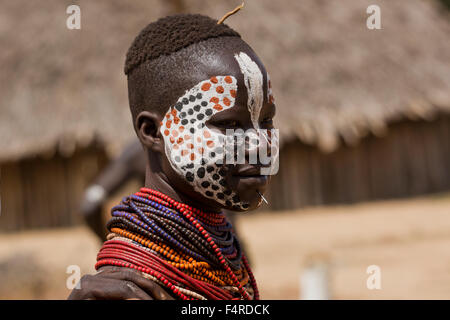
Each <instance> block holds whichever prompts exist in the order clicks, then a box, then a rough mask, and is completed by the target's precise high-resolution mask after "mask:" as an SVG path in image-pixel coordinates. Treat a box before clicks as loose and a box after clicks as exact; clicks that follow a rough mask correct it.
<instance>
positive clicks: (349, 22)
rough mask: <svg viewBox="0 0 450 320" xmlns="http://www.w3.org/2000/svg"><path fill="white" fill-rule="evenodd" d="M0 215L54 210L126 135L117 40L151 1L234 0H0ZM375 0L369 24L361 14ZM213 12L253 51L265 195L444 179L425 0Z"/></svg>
mask: <svg viewBox="0 0 450 320" xmlns="http://www.w3.org/2000/svg"><path fill="white" fill-rule="evenodd" d="M0 2H1V6H2V12H1V13H0V15H1V19H0V21H1V23H0V43H1V44H2V52H0V65H1V70H2V73H0V91H1V95H2V99H1V100H0V137H2V139H1V140H0V150H1V152H0V166H1V174H2V176H1V178H2V179H1V203H2V212H1V217H0V229H3V230H5V229H21V228H28V227H48V226H57V225H69V224H72V223H75V222H76V221H79V219H78V218H77V213H76V208H77V202H78V200H79V197H80V196H81V192H82V190H83V188H84V186H85V185H86V184H87V183H89V181H90V180H91V179H92V178H93V177H94V176H95V174H96V173H97V172H98V171H99V170H100V168H101V167H102V166H103V164H104V163H105V161H106V160H107V159H108V157H110V156H111V155H114V154H116V153H117V152H118V151H119V150H120V149H121V148H122V147H123V145H124V144H125V143H126V142H127V141H129V140H130V139H132V137H133V135H134V133H133V130H132V127H131V121H130V116H129V111H128V107H127V104H128V103H127V89H126V78H125V76H124V75H123V71H122V70H123V62H124V56H125V52H126V50H127V48H128V45H129V44H130V43H131V41H132V39H133V38H134V36H135V35H136V34H137V32H138V31H139V30H140V29H141V28H142V27H143V26H145V25H146V24H147V23H148V22H149V21H152V20H154V19H156V18H158V17H160V16H164V15H166V14H170V13H173V12H181V11H190V12H200V13H204V14H208V15H211V16H216V17H221V16H222V15H223V14H224V13H225V12H227V11H228V10H229V9H230V8H233V7H234V6H235V5H236V4H237V3H236V1H231V0H223V1H220V2H219V1H217V2H215V1H208V2H206V1H200V0H184V1H183V0H173V1H162V0H142V1H133V2H127V3H126V4H125V3H124V2H123V1H120V0H108V1H106V0H99V1H95V2H94V1H77V4H78V5H79V6H80V7H81V17H82V20H81V30H68V29H67V28H66V19H67V14H66V8H67V6H68V5H70V4H72V1H59V0H52V1H45V2H40V3H34V2H32V3H30V2H28V1H27V2H25V1H24V0H21V1H6V0H4V1H0ZM370 4H379V5H380V7H381V10H382V28H383V29H382V30H368V29H367V28H366V18H367V14H366V8H367V7H368V6H369V5H370ZM227 23H228V24H230V25H231V26H233V27H235V28H236V29H237V30H239V31H240V32H241V34H242V36H243V38H244V39H246V40H248V42H249V43H251V44H252V46H253V47H254V48H255V50H256V51H257V52H258V53H259V54H260V56H261V57H262V58H263V60H264V61H265V64H266V66H267V68H268V70H269V72H270V74H271V78H272V79H273V83H274V91H275V94H276V99H277V105H278V107H279V108H278V112H279V113H278V120H277V121H278V124H279V126H280V128H281V134H282V142H283V149H282V152H281V157H280V159H281V169H280V172H279V175H278V176H277V177H275V178H274V181H273V182H274V183H273V190H277V192H271V193H270V195H269V198H270V202H271V208H273V209H288V208H296V207H302V206H306V205H316V204H327V203H341V202H353V201H362V200H372V199H379V198H386V197H402V196H410V195H416V194H423V193H428V192H435V191H441V190H447V189H450V166H448V163H450V116H449V114H450V41H449V34H450V32H449V31H450V26H449V24H448V15H447V16H444V14H443V13H440V12H439V10H437V6H436V5H435V3H434V2H431V1H426V0H409V1H408V4H407V5H406V4H405V3H399V2H394V1H388V0H384V1H376V0H371V1H368V0H349V1H345V2H344V3H341V2H336V3H334V2H330V1H326V2H325V1H317V0H305V1H289V2H288V1H285V2H283V4H282V6H281V4H280V3H278V2H274V1H271V0H258V1H247V4H246V9H245V10H244V11H243V12H241V13H240V14H239V16H234V17H231V18H230V19H229V20H228V21H227Z"/></svg>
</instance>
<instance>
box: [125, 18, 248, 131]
mask: <svg viewBox="0 0 450 320" xmlns="http://www.w3.org/2000/svg"><path fill="white" fill-rule="evenodd" d="M236 42H238V43H239V44H236ZM233 43H235V46H236V45H238V46H239V45H242V43H244V41H243V40H242V39H241V37H240V35H239V33H237V32H236V31H234V30H233V29H231V28H230V27H229V26H227V25H225V24H217V20H215V19H212V18H210V17H207V16H203V15H199V14H181V15H173V16H168V17H165V18H162V19H159V20H157V21H156V22H153V23H150V24H149V25H148V26H147V27H145V28H144V29H143V30H142V31H141V32H140V33H139V35H138V36H137V37H136V39H135V40H134V41H133V43H132V45H131V47H130V48H129V50H128V53H127V57H126V62H125V70H124V71H125V74H126V75H127V76H128V99H129V104H130V110H131V114H132V117H133V124H135V119H136V117H137V115H138V114H139V113H140V112H142V111H145V110H154V111H157V112H159V113H164V112H165V111H166V110H167V109H168V108H169V107H170V106H171V104H174V103H175V102H176V101H175V100H176V98H177V97H179V96H180V95H182V94H183V93H184V92H185V91H186V89H187V88H189V87H188V86H193V85H195V84H196V83H190V80H191V79H190V78H191V75H192V74H193V73H194V71H195V68H196V66H195V65H193V64H192V63H191V59H193V57H194V56H197V57H198V56H200V55H202V54H204V53H205V52H207V51H211V50H212V51H214V50H215V51H217V50H224V49H225V48H226V47H228V46H230V45H231V46H233Z"/></svg>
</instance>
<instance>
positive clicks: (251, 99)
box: [234, 52, 264, 129]
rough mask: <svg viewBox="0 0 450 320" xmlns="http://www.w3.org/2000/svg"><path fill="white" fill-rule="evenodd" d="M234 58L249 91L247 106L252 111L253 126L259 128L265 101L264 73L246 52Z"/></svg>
mask: <svg viewBox="0 0 450 320" xmlns="http://www.w3.org/2000/svg"><path fill="white" fill-rule="evenodd" d="M234 58H235V59H236V61H237V62H238V64H239V67H240V68H241V72H242V74H243V75H244V82H245V86H246V87H247V93H248V101H247V107H248V111H249V112H250V118H251V120H252V123H253V127H254V128H255V129H259V114H260V113H261V108H262V106H263V102H264V90H263V74H262V72H261V70H260V69H259V66H258V65H257V64H256V63H255V61H253V60H252V59H251V58H250V57H249V56H248V55H247V54H246V53H245V52H241V53H239V54H235V55H234Z"/></svg>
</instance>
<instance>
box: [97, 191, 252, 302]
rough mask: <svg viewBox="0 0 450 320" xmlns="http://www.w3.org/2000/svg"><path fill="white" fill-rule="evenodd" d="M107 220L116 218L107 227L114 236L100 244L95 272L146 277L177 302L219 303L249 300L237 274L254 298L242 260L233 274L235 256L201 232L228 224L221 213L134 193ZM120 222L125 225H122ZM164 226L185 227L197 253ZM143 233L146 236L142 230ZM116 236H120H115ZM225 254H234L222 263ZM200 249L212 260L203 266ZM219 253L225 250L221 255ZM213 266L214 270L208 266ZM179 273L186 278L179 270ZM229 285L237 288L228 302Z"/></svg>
mask: <svg viewBox="0 0 450 320" xmlns="http://www.w3.org/2000/svg"><path fill="white" fill-rule="evenodd" d="M150 212H152V214H156V215H158V217H157V216H155V215H153V216H152V215H151V214H150ZM112 215H113V217H115V218H113V219H112V220H114V219H116V220H114V222H113V223H112V224H115V226H109V227H110V230H112V231H113V233H114V234H115V238H113V239H112V240H109V241H106V242H105V243H104V245H103V247H102V249H101V250H100V252H99V254H98V257H97V260H98V262H97V264H96V268H97V269H98V268H100V267H101V266H105V265H116V266H122V267H127V268H133V269H136V270H138V271H141V272H142V273H144V274H146V275H149V276H150V277H151V278H152V279H154V280H155V281H157V282H158V283H160V284H161V285H163V286H165V287H166V288H168V289H169V290H170V291H171V292H173V294H174V295H176V296H178V297H179V298H180V299H183V300H191V299H198V298H201V297H203V298H206V299H225V300H231V299H245V300H250V299H252V297H251V296H250V295H249V293H248V292H247V290H246V288H244V286H243V284H241V282H240V279H239V278H238V276H237V275H236V274H238V275H239V276H240V277H241V281H245V280H243V279H249V282H250V285H251V287H252V290H253V298H254V299H255V300H258V299H259V292H258V288H257V284H256V280H255V278H254V276H253V273H252V271H251V269H250V266H249V264H248V261H247V259H246V257H245V255H244V254H242V255H241V259H240V260H237V261H238V263H239V261H241V263H242V268H240V270H236V266H233V268H234V269H235V271H233V270H232V266H231V265H230V260H229V259H236V257H238V253H237V251H236V250H235V249H233V248H232V247H230V248H228V249H225V248H221V247H220V246H219V245H218V244H217V243H216V241H219V239H218V238H217V237H216V236H215V235H214V234H210V233H208V231H207V230H206V229H205V228H204V227H203V226H205V227H206V226H208V229H209V228H215V227H217V228H219V227H222V228H225V227H224V226H226V224H227V223H228V222H227V220H226V218H225V216H224V215H223V214H222V213H205V212H203V211H201V210H199V209H197V208H193V207H191V206H188V205H186V204H183V203H180V202H177V201H175V200H173V199H172V198H170V197H169V196H167V195H165V194H163V193H161V192H159V191H156V190H152V189H149V188H142V189H141V190H140V192H137V193H135V194H134V195H133V196H130V197H128V198H125V199H124V200H123V201H122V204H121V205H120V206H117V207H115V208H113V209H112ZM149 217H153V218H154V219H156V220H154V221H156V222H158V224H156V223H154V221H153V220H151V219H150V218H149ZM124 219H127V220H126V221H124ZM137 219H139V220H137ZM178 219H180V220H178ZM110 222H111V221H110ZM125 222H126V223H125ZM175 222H178V224H175ZM169 224H170V225H172V226H174V227H179V226H180V225H183V226H184V228H191V231H192V232H194V234H192V232H191V231H189V232H188V233H189V234H190V235H191V238H189V239H191V240H192V241H193V242H192V243H195V244H196V245H197V246H201V247H202V250H203V251H198V250H195V249H196V248H197V247H196V246H195V245H192V244H191V243H189V242H188V241H187V240H186V239H183V235H182V234H180V233H179V232H178V233H177V231H176V228H173V227H169ZM130 225H132V226H134V230H129V229H127V230H124V229H121V228H124V226H130ZM161 225H163V226H165V227H166V229H162V228H161ZM202 225H203V226H202ZM144 228H145V229H147V230H148V231H149V232H150V233H148V232H147V231H145V230H144ZM167 228H168V229H167ZM186 230H187V229H186ZM152 232H153V233H155V234H156V233H158V236H156V235H153V234H152ZM118 235H120V237H117V236H118ZM143 235H147V236H148V235H151V236H153V237H156V238H157V239H156V242H154V241H150V239H148V237H145V236H143ZM199 237H200V238H199ZM201 238H203V240H202V239H201ZM195 239H196V240H195ZM158 240H159V241H158ZM215 240H216V241H215ZM221 242H223V240H222V241H219V243H221ZM227 243H228V242H227ZM205 245H206V246H205ZM189 248H191V249H189ZM231 249H233V250H234V252H232V253H227V255H226V256H227V258H226V257H225V256H224V253H223V252H226V251H227V252H228V251H230V250H231ZM192 250H194V251H192ZM205 250H207V252H206V253H208V252H211V253H208V256H211V254H212V256H211V257H213V258H214V259H215V261H212V262H210V263H208V262H206V261H208V260H205V259H206V258H204V259H202V257H206V256H204V255H202V253H201V252H205ZM222 250H225V251H223V252H222ZM158 254H159V256H158ZM214 256H215V257H214ZM165 257H170V260H171V261H169V260H165ZM203 261H205V262H203ZM216 262H217V263H218V265H217V266H216V267H214V264H215V263H216ZM211 263H213V265H211ZM234 263H235V262H234ZM183 268H184V269H185V270H187V272H189V274H187V273H186V272H184V271H183V270H181V269H183ZM220 270H223V271H220ZM236 272H237V273H236ZM245 275H248V277H247V278H246V277H245ZM224 281H225V282H224ZM218 283H222V284H224V283H229V285H227V286H225V287H223V286H222V287H221V286H219V285H217V284H218ZM230 285H231V287H234V288H236V289H237V292H239V295H240V298H239V297H233V294H232V293H231V292H230V291H229V286H230Z"/></svg>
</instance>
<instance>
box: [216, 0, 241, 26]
mask: <svg viewBox="0 0 450 320" xmlns="http://www.w3.org/2000/svg"><path fill="white" fill-rule="evenodd" d="M244 5H245V1H242V4H241V5H239V6H237V7H236V8H234V10H232V11H230V12H228V13H227V14H226V15H224V16H223V17H222V19H220V20H219V21H218V22H217V24H222V23H223V22H224V21H225V20H226V19H227V18H228V17H230V16H232V15H233V14H235V13H236V12H238V11H239V10H241V9H242V8H243V7H244Z"/></svg>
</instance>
